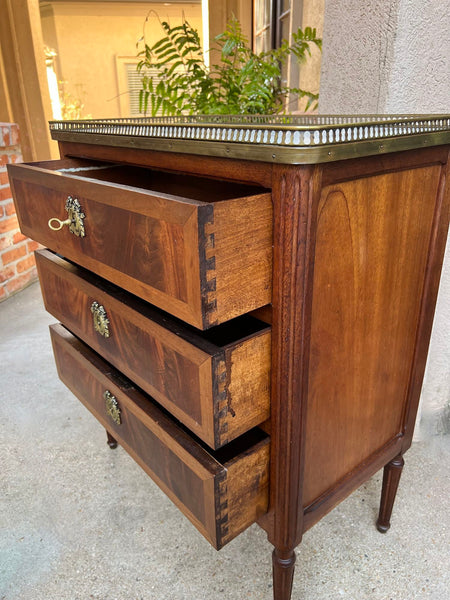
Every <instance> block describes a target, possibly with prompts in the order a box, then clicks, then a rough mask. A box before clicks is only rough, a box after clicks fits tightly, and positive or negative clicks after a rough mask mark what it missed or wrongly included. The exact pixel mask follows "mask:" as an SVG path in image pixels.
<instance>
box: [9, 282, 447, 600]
mask: <svg viewBox="0 0 450 600" xmlns="http://www.w3.org/2000/svg"><path fill="white" fill-rule="evenodd" d="M52 322H54V319H53V318H52V317H51V316H50V315H47V314H46V313H45V311H44V309H43V307H42V300H41V296H40V290H39V285H38V284H33V285H32V286H30V287H28V288H27V289H25V290H24V291H23V292H21V293H20V294H17V295H16V296H13V297H12V298H10V299H8V300H7V301H5V302H3V303H2V304H0V365H1V367H0V369H1V371H0V373H1V378H0V422H1V430H0V431H1V434H0V435H1V438H0V442H1V443H0V464H1V471H0V490H1V495H0V600H91V599H92V600H165V599H167V600H215V599H220V600H228V599H230V600H231V599H233V600H243V599H252V600H270V599H271V597H272V590H271V585H272V583H271V546H270V544H269V543H268V542H267V539H266V535H265V533H264V532H263V531H262V530H261V529H260V528H258V527H257V526H253V527H251V528H250V529H249V530H247V531H246V532H245V533H244V534H242V535H241V536H239V537H238V538H237V539H235V540H234V541H233V542H231V543H230V544H229V545H228V546H226V547H225V548H224V549H223V550H221V551H220V552H216V551H215V550H213V549H212V548H211V547H210V546H209V544H208V543H207V542H206V541H205V540H204V539H203V538H202V536H201V535H200V534H199V533H197V531H196V529H195V528H194V527H193V526H192V525H191V524H190V523H189V522H188V521H187V520H186V519H185V517H183V515H182V514H181V513H180V512H179V511H178V509H177V508H175V507H174V506H173V505H172V504H171V502H170V501H169V500H168V499H167V498H166V497H165V496H164V494H163V493H162V492H161V491H160V490H159V489H158V488H157V487H156V485H155V484H154V483H153V482H152V481H151V480H150V479H149V478H148V477H147V475H146V474H145V473H144V472H143V471H142V470H141V469H140V468H139V467H138V466H137V465H136V464H135V463H134V462H133V461H132V460H131V458H129V456H128V455H127V454H126V453H125V452H124V450H123V449H122V448H117V449H116V450H113V451H112V450H110V449H109V448H108V446H107V445H106V437H105V432H104V430H103V429H102V427H101V426H100V425H99V424H98V423H97V422H96V421H95V419H94V418H93V417H92V416H91V415H90V413H89V412H88V411H87V410H86V409H85V408H84V407H83V406H82V405H81V404H80V403H79V402H78V400H77V399H76V398H75V397H74V396H73V395H72V394H71V393H70V392H69V391H68V390H67V389H66V388H65V386H64V385H63V384H62V383H61V382H60V381H59V380H58V378H57V375H56V370H55V366H54V363H53V359H52V352H51V346H50V340H49V335H48V331H47V325H48V324H50V323H52ZM449 464H450V436H441V437H437V436H436V437H430V438H428V439H427V440H424V441H420V442H415V443H414V444H413V446H412V448H411V450H410V451H409V452H408V453H407V455H406V466H405V469H404V472H403V476H402V481H401V483H400V489H399V492H398V496H397V503H396V506H395V508H394V516H393V522H392V528H391V530H390V531H389V532H388V533H387V534H386V535H382V534H380V533H378V532H377V531H376V529H375V526H374V523H375V519H376V513H377V509H378V502H379V493H380V487H381V473H379V474H377V475H376V476H375V477H374V478H372V479H371V480H370V481H368V482H367V483H366V484H365V485H363V486H362V487H361V488H360V489H359V490H358V491H357V492H355V493H354V494H353V495H352V496H351V497H349V498H348V499H347V500H346V501H344V502H343V503H342V504H341V505H340V506H339V507H338V508H336V509H335V510H334V511H332V513H330V514H329V515H328V516H327V517H326V518H325V519H323V520H322V521H321V522H320V523H319V524H318V525H316V526H315V527H314V528H313V529H311V530H310V531H309V532H307V533H306V535H305V536H304V540H303V543H302V544H301V546H299V548H298V552H297V559H298V560H297V570H296V574H295V581H294V591H293V596H292V597H293V600H337V599H339V598H345V599H349V600H365V599H371V600H448V598H449V590H450V552H449V548H450V502H449V498H450V477H449V468H448V465H449Z"/></svg>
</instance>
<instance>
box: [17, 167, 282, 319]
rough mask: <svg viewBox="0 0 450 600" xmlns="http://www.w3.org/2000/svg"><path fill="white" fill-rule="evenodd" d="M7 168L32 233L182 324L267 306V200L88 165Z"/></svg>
mask: <svg viewBox="0 0 450 600" xmlns="http://www.w3.org/2000/svg"><path fill="white" fill-rule="evenodd" d="M80 163H81V164H80ZM10 167H11V168H10V169H9V175H10V181H11V187H12V190H13V195H14V199H15V202H16V208H17V215H18V218H19V223H20V227H21V230H22V232H23V233H24V234H25V235H27V236H29V237H31V238H33V239H35V240H37V241H39V242H40V243H41V244H43V245H44V246H48V247H49V248H50V249H52V250H54V251H56V252H58V253H59V254H61V255H64V256H66V257H67V258H69V259H70V260H73V261H74V262H76V263H78V264H80V265H82V266H84V267H86V268H87V269H89V270H91V271H94V272H96V273H98V274H100V275H101V276H102V277H104V278H105V279H108V280H109V281H112V282H114V283H115V284H117V285H119V286H120V287H123V288H125V289H127V290H129V291H131V292H132V293H133V294H135V295H137V296H139V297H141V298H143V299H144V300H147V301H149V302H151V303H152V304H154V305H156V306H158V307H159V308H162V309H163V310H166V311H167V312H170V313H171V314H173V315H175V316H176V317H179V318H180V319H182V320H183V321H186V322H187V323H190V324H191V325H194V326H195V327H198V328H200V329H206V328H208V327H210V326H212V325H215V324H218V323H221V322H224V321H226V320H229V319H231V318H233V317H235V316H238V315H240V314H244V313H246V312H249V311H250V310H253V309H255V308H258V307H259V306H263V305H265V304H268V303H269V302H270V300H271V260H272V250H271V245H272V208H271V199H270V194H268V193H256V191H255V188H251V187H245V186H242V185H237V184H231V183H226V182H217V181H213V180H205V179H202V178H193V177H187V176H185V177H183V176H182V175H178V176H177V175H173V174H170V175H168V174H163V173H154V172H152V171H149V170H146V169H136V168H130V167H128V168H126V167H117V166H116V167H108V168H106V167H104V168H101V167H99V166H98V165H97V166H96V165H90V164H87V165H86V163H85V162H83V161H70V160H69V161H67V160H65V161H54V162H53V163H35V164H32V165H26V164H24V165H10ZM77 169H78V170H77ZM130 182H132V183H133V184H134V187H131V186H130V185H129V183H130ZM139 186H141V187H139ZM144 186H145V189H144ZM76 203H78V204H76ZM64 222H66V224H65V225H61V223H64ZM58 223H59V225H58ZM59 226H61V229H60V230H58V231H54V230H53V229H52V228H51V227H53V228H55V227H56V228H57V227H59Z"/></svg>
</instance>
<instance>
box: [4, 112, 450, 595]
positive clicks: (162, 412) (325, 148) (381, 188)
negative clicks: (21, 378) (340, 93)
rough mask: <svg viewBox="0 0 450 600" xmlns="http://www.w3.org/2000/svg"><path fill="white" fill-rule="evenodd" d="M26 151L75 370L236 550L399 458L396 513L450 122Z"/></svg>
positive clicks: (188, 123) (62, 358) (312, 122)
mask: <svg viewBox="0 0 450 600" xmlns="http://www.w3.org/2000/svg"><path fill="white" fill-rule="evenodd" d="M51 128H52V134H53V136H54V138H55V139H57V140H59V143H60V150H61V160H60V161H53V162H41V163H34V164H24V165H10V166H9V176H10V180H11V186H12V189H13V193H14V196H15V201H16V206H17V214H18V217H19V221H20V225H21V229H22V232H23V233H24V234H25V235H27V236H29V237H31V238H33V239H35V240H37V241H38V242H40V243H41V244H43V245H44V246H46V247H47V248H48V250H42V251H39V252H38V253H37V256H36V261H37V266H38V271H39V277H40V281H41V287H42V291H43V297H44V302H45V306H46V308H47V310H48V311H49V312H50V313H51V314H52V315H54V316H55V317H56V318H57V319H58V321H60V323H61V324H57V325H54V326H52V327H51V338H52V343H53V348H54V354H55V359H56V364H57V368H58V373H59V376H60V378H61V379H62V381H63V382H64V383H65V384H66V385H67V386H68V387H69V388H70V389H71V390H72V391H73V393H74V394H75V395H76V396H77V397H78V398H79V399H80V400H81V402H83V403H84V404H85V405H86V407H87V408H88V409H89V410H90V411H91V412H92V413H93V415H94V416H95V417H96V418H97V419H98V420H99V421H100V423H101V424H102V425H103V426H104V427H105V429H106V430H107V434H108V442H109V444H110V446H111V447H114V446H115V445H116V443H117V442H118V443H119V444H120V445H122V446H123V447H124V448H125V450H127V452H129V454H130V455H131V456H132V457H133V458H134V459H135V460H136V461H137V462H138V463H139V464H140V465H141V466H142V468H143V469H144V470H145V471H146V472H147V473H148V474H149V475H150V476H151V477H152V479H154V481H155V482H156V483H157V484H158V485H159V487H160V488H161V489H162V490H163V491H164V492H165V493H166V494H167V495H168V496H169V498H170V499H171V500H172V501H173V502H174V503H175V504H176V505H177V506H178V507H179V508H180V509H181V510H182V512H183V513H184V514H185V515H186V516H187V517H188V519H190V521H191V522H192V523H193V524H194V525H195V526H196V527H197V528H198V529H199V531H200V532H201V533H202V534H203V535H204V536H205V537H206V539H207V540H208V541H209V542H210V543H211V544H212V545H213V546H214V547H216V548H217V549H219V548H221V547H222V546H223V545H224V544H226V543H227V542H228V541H230V540H231V539H232V538H233V537H235V536H236V535H238V534H239V533H240V532H241V531H243V530H244V529H245V528H246V527H248V526H249V525H251V524H252V523H254V522H258V523H259V524H260V525H261V526H262V527H263V528H264V529H265V530H266V531H267V533H268V537H269V540H270V541H271V542H272V544H273V545H274V547H275V549H274V553H273V574H274V598H275V600H289V598H290V595H291V587H292V577H293V572H294V563H295V553H294V550H295V547H296V546H297V545H298V544H299V543H300V541H301V538H302V534H303V532H304V531H305V530H307V529H308V528H309V527H311V526H312V525H313V524H314V523H315V522H317V521H318V520H319V519H320V518H321V517H322V516H323V515H325V514H326V513H327V512H328V511H329V510H330V509H331V508H333V506H335V505H336V504H337V503H338V502H340V501H341V500H342V499H343V498H345V497H346V496H347V495H348V494H349V493H350V492H351V491H352V490H354V489H355V488H356V487H358V486H359V485H360V484H361V483H362V482H363V481H365V480H367V479H368V478H369V477H370V476H372V475H373V474H374V473H375V472H376V471H377V470H378V469H380V468H381V467H384V468H385V471H384V480H383V489H382V498H381V507H380V515H379V519H378V523H377V526H378V528H379V530H380V531H386V530H387V529H388V527H389V521H390V515H391V511H392V506H393V502H394V498H395V493H396V489H397V485H398V481H399V477H400V473H401V469H402V466H403V458H402V456H403V454H404V452H405V451H406V450H407V449H408V447H409V446H410V444H411V439H412V434H413V428H414V421H415V416H416V412H417V406H418V402H419V396H420V389H421V384H422V378H423V373H424V368H425V363H426V355H427V348H428V342H429V337H430V332H431V325H432V319H433V312H434V306H435V301H436V295H437V290H438V284H439V275H440V269H441V265H442V259H443V253H444V248H445V241H446V235H447V228H448V221H449V205H450V194H449V187H448V176H449V173H448V170H449V167H448V158H449V142H450V119H449V118H448V117H443V116H442V117H436V116H435V117H409V118H406V117H403V118H395V117H371V118H369V117H312V118H300V117H280V118H266V117H254V118H240V119H235V120H231V119H219V118H210V119H208V118H200V117H199V118H191V119H184V118H180V119H177V118H167V119H143V120H135V121H131V120H130V121H120V122H116V121H90V122H64V123H52V124H51Z"/></svg>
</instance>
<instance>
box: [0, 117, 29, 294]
mask: <svg viewBox="0 0 450 600" xmlns="http://www.w3.org/2000/svg"><path fill="white" fill-rule="evenodd" d="M16 162H22V154H21V151H20V140H19V128H18V126H17V125H16V124H14V123H0V302H1V301H2V300H6V298H8V297H9V296H11V294H14V293H15V292H18V291H20V290H21V289H23V288H24V287H25V286H27V285H28V284H30V283H31V282H33V281H34V280H35V279H36V278H37V274H36V266H35V262H34V255H33V251H34V250H36V248H38V244H37V243H36V242H33V241H32V240H29V239H28V238H26V237H25V236H24V235H22V234H21V233H20V231H19V224H18V222H17V217H16V210H15V208H14V203H13V200H12V196H11V189H10V187H9V181H8V174H7V173H6V165H7V164H8V163H16Z"/></svg>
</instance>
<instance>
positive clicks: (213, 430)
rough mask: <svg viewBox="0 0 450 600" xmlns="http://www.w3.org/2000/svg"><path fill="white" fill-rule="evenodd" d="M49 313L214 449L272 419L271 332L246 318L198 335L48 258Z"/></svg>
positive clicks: (44, 268)
mask: <svg viewBox="0 0 450 600" xmlns="http://www.w3.org/2000/svg"><path fill="white" fill-rule="evenodd" d="M36 264H37V267H38V271H39V278H40V281H41V287H42V294H43V298H44V303H45V307H46V309H47V310H48V312H50V313H51V314H52V315H53V316H54V317H56V318H57V319H59V320H60V321H61V322H62V323H63V324H64V325H65V326H66V327H67V328H68V329H69V330H70V331H72V333H74V334H75V335H77V336H78V337H79V338H81V339H82V340H83V341H85V342H86V343H87V344H88V345H89V346H90V347H91V348H93V349H94V350H96V351H97V352H98V353H99V354H101V355H102V356H103V357H104V358H105V359H106V360H107V361H109V362H110V363H111V364H113V365H114V366H115V367H116V368H117V369H119V370H120V371H121V372H122V373H124V374H125V375H126V376H127V377H129V378H130V379H131V380H132V381H134V382H135V383H136V384H137V385H138V386H139V387H141V388H142V389H143V390H145V391H146V392H148V393H149V394H150V395H151V396H153V398H155V399H156V400H157V401H158V402H159V403H160V404H161V405H163V406H164V407H165V408H166V409H167V410H168V411H169V412H170V413H171V414H172V415H173V416H174V417H175V418H177V419H178V420H179V421H181V422H182V423H184V424H185V425H186V426H187V427H188V428H189V429H190V430H191V431H192V432H193V433H195V434H196V435H197V436H198V437H199V438H201V439H202V440H203V441H205V442H206V443H207V444H208V445H209V446H210V447H212V448H219V447H221V446H223V445H224V444H226V443H228V442H230V441H231V440H233V439H234V438H236V437H238V436H239V435H241V434H242V433H244V432H245V431H248V430H249V429H251V428H252V427H254V426H256V425H258V424H260V423H262V422H263V421H265V420H266V419H268V418H269V412H270V411H269V409H270V327H269V326H268V325H267V324H266V323H263V322H261V321H259V320H257V319H255V318H253V317H250V316H244V317H239V318H237V319H233V320H232V321H229V322H228V323H225V324H223V325H220V326H218V327H214V328H212V329H210V330H208V331H207V332H199V331H198V330H195V329H194V328H191V327H189V326H186V325H185V324H184V323H181V322H179V321H177V320H175V319H173V318H171V317H169V316H167V315H166V314H165V313H162V312H161V311H158V310H155V309H154V308H153V307H151V306H150V305H148V304H147V303H146V302H143V301H141V300H139V299H138V298H136V297H134V296H132V295H130V294H128V293H127V292H124V291H122V290H120V289H119V288H117V287H115V286H113V285H111V284H109V283H108V282H105V281H104V280H103V279H100V278H98V277H96V276H95V275H93V274H92V273H90V272H89V271H86V270H84V269H80V268H79V267H76V266H75V265H73V264H72V263H70V262H68V261H66V260H64V259H62V258H60V257H59V256H56V255H55V254H53V253H51V252H49V251H48V250H42V251H39V252H37V253H36Z"/></svg>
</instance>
